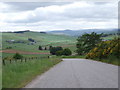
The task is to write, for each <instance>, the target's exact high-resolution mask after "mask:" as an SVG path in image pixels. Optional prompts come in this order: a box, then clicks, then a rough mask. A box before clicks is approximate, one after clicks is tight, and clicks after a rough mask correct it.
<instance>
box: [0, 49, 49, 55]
mask: <svg viewBox="0 0 120 90" xmlns="http://www.w3.org/2000/svg"><path fill="white" fill-rule="evenodd" d="M0 52H4V53H20V54H50V53H40V52H26V51H18V50H1V51H0Z"/></svg>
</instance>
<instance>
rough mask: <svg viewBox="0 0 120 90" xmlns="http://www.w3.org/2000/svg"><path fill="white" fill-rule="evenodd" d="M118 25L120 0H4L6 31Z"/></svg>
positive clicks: (1, 25) (0, 6) (0, 5)
mask: <svg viewBox="0 0 120 90" xmlns="http://www.w3.org/2000/svg"><path fill="white" fill-rule="evenodd" d="M117 27H118V2H88V1H79V2H11V3H10V2H0V30H2V31H22V30H31V31H38V32H39V31H53V30H66V29H67V30H68V29H69V30H81V29H111V28H117Z"/></svg>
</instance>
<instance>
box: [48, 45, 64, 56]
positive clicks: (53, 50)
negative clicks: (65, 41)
mask: <svg viewBox="0 0 120 90" xmlns="http://www.w3.org/2000/svg"><path fill="white" fill-rule="evenodd" d="M60 50H63V48H62V47H51V48H50V53H51V54H52V55H56V52H57V51H60Z"/></svg>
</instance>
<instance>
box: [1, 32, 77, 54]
mask: <svg viewBox="0 0 120 90" xmlns="http://www.w3.org/2000/svg"><path fill="white" fill-rule="evenodd" d="M28 38H29V39H33V40H34V41H35V43H33V42H31V41H29V40H28ZM2 40H3V41H2V44H3V45H2V46H3V47H2V49H3V50H6V49H9V47H10V49H14V50H21V51H32V52H48V50H42V51H40V50H38V47H39V45H41V46H43V47H47V48H49V46H50V45H52V46H63V47H70V48H71V49H72V50H74V49H73V46H74V45H75V42H76V38H75V37H71V36H66V35H54V34H45V33H38V32H31V31H29V32H24V33H5V32H4V33H2ZM13 42H14V43H13Z"/></svg>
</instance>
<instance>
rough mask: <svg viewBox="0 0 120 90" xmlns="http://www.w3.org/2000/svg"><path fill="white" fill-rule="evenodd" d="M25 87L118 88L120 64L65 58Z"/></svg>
mask: <svg viewBox="0 0 120 90" xmlns="http://www.w3.org/2000/svg"><path fill="white" fill-rule="evenodd" d="M25 88H118V66H115V65H110V64H106V63H101V62H97V61H92V60H87V59H63V61H62V62H61V63H59V64H57V65H56V66H54V67H53V68H51V69H50V70H48V71H47V72H45V73H44V74H42V75H41V76H38V77H36V78H35V79H34V80H33V81H32V82H30V83H29V84H28V85H26V86H25Z"/></svg>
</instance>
